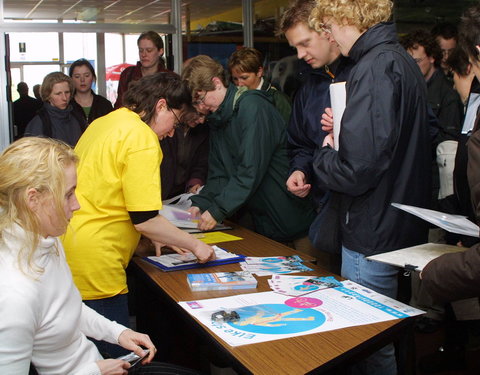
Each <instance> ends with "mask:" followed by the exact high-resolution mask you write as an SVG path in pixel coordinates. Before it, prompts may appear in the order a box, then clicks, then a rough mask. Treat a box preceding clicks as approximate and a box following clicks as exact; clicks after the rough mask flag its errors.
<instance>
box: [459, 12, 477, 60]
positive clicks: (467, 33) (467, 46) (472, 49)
mask: <svg viewBox="0 0 480 375" xmlns="http://www.w3.org/2000/svg"><path fill="white" fill-rule="evenodd" d="M459 41H460V45H461V46H462V48H463V49H464V50H465V52H466V53H467V55H468V56H470V57H472V58H475V60H480V56H479V53H478V50H477V47H476V46H478V45H480V5H476V6H474V7H471V8H469V9H467V10H466V11H465V13H464V14H463V16H462V18H461V22H460V28H459Z"/></svg>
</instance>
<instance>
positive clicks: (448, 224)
mask: <svg viewBox="0 0 480 375" xmlns="http://www.w3.org/2000/svg"><path fill="white" fill-rule="evenodd" d="M392 206H393V207H397V208H399V209H401V210H403V211H406V212H408V213H410V214H412V215H415V216H418V217H419V218H421V219H423V220H426V221H428V222H429V223H432V224H434V225H436V226H438V227H440V228H442V229H445V230H446V231H447V232H452V233H457V234H464V235H466V236H472V237H480V234H479V232H480V228H479V227H478V225H477V224H474V223H472V222H471V221H470V220H468V219H467V218H466V217H465V216H461V215H451V214H446V213H444V212H439V211H434V210H428V209H426V208H420V207H415V206H408V205H406V204H400V203H392Z"/></svg>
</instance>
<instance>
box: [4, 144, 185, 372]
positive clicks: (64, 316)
mask: <svg viewBox="0 0 480 375" xmlns="http://www.w3.org/2000/svg"><path fill="white" fill-rule="evenodd" d="M77 161H78V158H77V156H76V155H75V153H74V152H73V150H72V148H71V147H69V146H68V145H67V144H65V143H63V142H60V141H57V140H53V139H47V138H37V137H27V138H23V139H21V140H18V141H16V142H15V143H13V144H12V145H10V146H9V147H8V148H7V149H6V150H5V151H4V152H3V153H2V155H1V156H0V207H1V210H0V273H1V275H2V277H1V278H0V316H1V317H2V319H0V373H1V374H8V375H16V374H27V373H28V371H29V367H30V363H32V364H33V366H34V367H35V369H36V371H37V373H39V374H40V375H41V374H77V375H82V374H83V375H100V374H103V375H115V374H127V371H128V373H130V374H133V373H135V374H147V373H148V374H172V373H175V374H194V372H193V371H190V370H188V369H183V368H180V367H177V366H173V365H169V364H165V363H155V364H154V363H150V364H147V363H149V362H150V361H151V360H152V359H153V356H154V354H155V352H156V349H155V346H154V345H153V343H152V341H151V340H150V338H149V337H148V336H147V335H145V334H141V333H138V332H135V331H132V330H131V329H128V328H127V327H125V326H123V325H121V324H118V323H116V322H113V321H110V320H108V319H106V318H105V317H103V316H101V315H100V314H98V313H97V312H95V311H94V310H92V309H91V308H89V307H87V306H86V305H85V304H83V303H82V301H81V298H80V294H79V292H78V289H77V288H76V287H75V285H74V283H73V280H72V275H71V272H70V269H69V268H68V265H67V263H66V261H65V253H64V250H63V247H62V244H61V242H60V241H59V239H58V236H60V235H62V234H63V233H64V232H65V229H66V228H67V226H68V222H69V220H70V218H71V217H72V214H73V212H74V211H76V210H78V209H79V204H78V201H77V198H76V196H75V187H76V184H77V175H76V164H77ZM87 335H88V336H91V337H95V338H97V339H104V340H108V341H109V342H111V343H112V344H117V345H121V346H122V347H124V348H126V349H128V350H131V351H134V352H135V353H136V354H138V355H140V356H143V355H144V350H143V348H142V347H144V348H146V349H149V350H150V354H149V355H148V357H147V358H146V359H145V360H144V361H143V364H144V365H145V366H139V367H137V368H135V369H134V370H133V371H129V370H128V369H129V368H130V364H129V363H128V362H126V361H122V360H119V359H103V358H102V356H101V355H100V353H99V352H98V350H97V348H96V347H95V345H94V344H93V343H92V342H91V341H89V340H88V339H87V337H86V336H87Z"/></svg>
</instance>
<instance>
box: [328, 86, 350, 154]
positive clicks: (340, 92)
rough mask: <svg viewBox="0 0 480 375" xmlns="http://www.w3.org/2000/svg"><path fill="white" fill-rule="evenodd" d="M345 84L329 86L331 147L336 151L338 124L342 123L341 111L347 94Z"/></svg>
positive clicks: (338, 133)
mask: <svg viewBox="0 0 480 375" xmlns="http://www.w3.org/2000/svg"><path fill="white" fill-rule="evenodd" d="M345 84H346V82H336V83H332V84H331V85H330V102H331V104H332V112H333V147H334V148H335V150H337V151H338V146H339V144H338V137H339V135H340V123H341V121H342V116H343V111H345V106H346V100H347V93H346V91H345Z"/></svg>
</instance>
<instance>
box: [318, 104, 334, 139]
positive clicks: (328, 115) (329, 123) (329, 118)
mask: <svg viewBox="0 0 480 375" xmlns="http://www.w3.org/2000/svg"><path fill="white" fill-rule="evenodd" d="M320 123H321V124H322V130H323V131H326V132H328V133H331V132H333V112H332V109H331V108H325V112H324V113H323V114H322V119H321V120H320Z"/></svg>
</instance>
